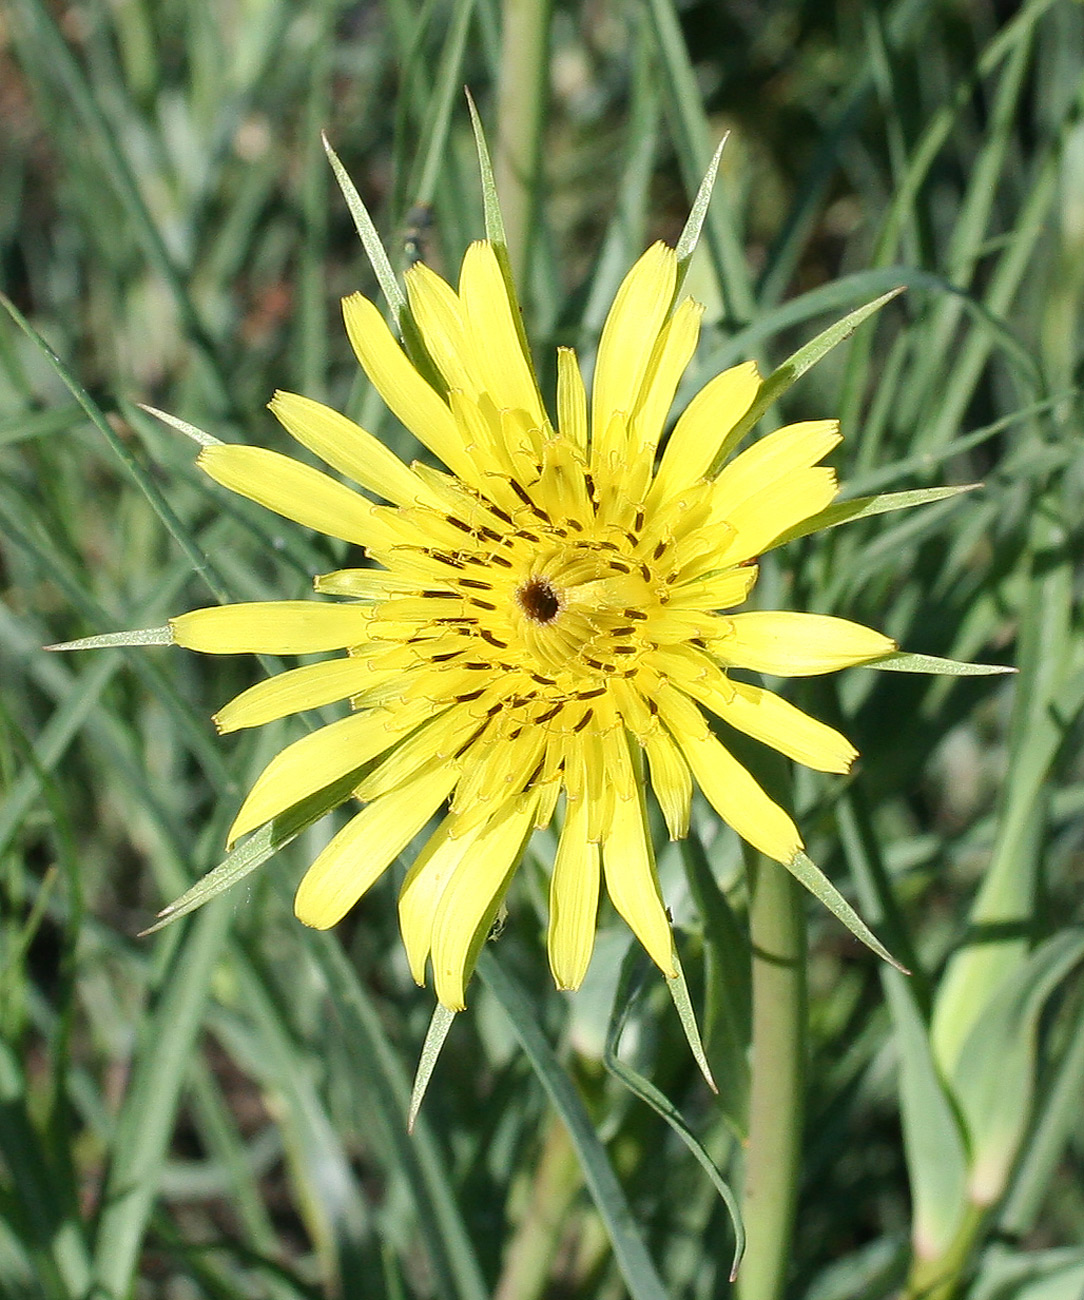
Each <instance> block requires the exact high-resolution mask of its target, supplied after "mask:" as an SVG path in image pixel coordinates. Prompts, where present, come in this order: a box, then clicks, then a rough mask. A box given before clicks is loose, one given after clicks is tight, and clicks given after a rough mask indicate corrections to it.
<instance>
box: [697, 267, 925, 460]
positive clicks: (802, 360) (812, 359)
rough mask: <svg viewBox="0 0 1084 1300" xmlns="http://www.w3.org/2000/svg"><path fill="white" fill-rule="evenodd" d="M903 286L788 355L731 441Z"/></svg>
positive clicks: (741, 421) (743, 433)
mask: <svg viewBox="0 0 1084 1300" xmlns="http://www.w3.org/2000/svg"><path fill="white" fill-rule="evenodd" d="M903 289H904V286H903V285H901V286H900V287H899V288H898V289H891V290H890V291H889V292H888V293H883V294H881V296H880V297H879V298H874V299H873V301H872V302H867V303H865V304H864V305H863V306H861V307H856V308H855V309H854V311H852V312H849V313H848V314H847V315H846V316H844V317H843V319H842V320H838V321H836V323H835V324H834V325H829V326H828V328H827V329H826V330H822V331H821V333H820V334H818V335H817V337H816V338H815V339H811V340H810V341H809V342H808V343H806V344H805V345H804V346H803V347H800V348H799V349H798V351H797V352H793V353H791V355H790V356H789V357H787V359H786V361H784V362H783V364H782V365H781V366H779V367H778V368H777V369H775V370H773V371H772V373H771V374H770V375H769V376H768V378H767V379H765V381H764V383H763V384H761V386H760V392H759V393H758V394H757V397H756V400H755V401H754V402H753V405H752V406H751V407H750V408H749V410H748V411H747V412H746V413H745V415H744V416H743V417H742V419H740V420H739V421H738V422H737V424H736V425H735V427H734V431H733V432H732V434H731V441H732V442H734V441H736V440H737V439H738V438H741V437H743V436H744V435H745V434H747V433H748V432H749V430H750V429H752V428H753V427H754V426H755V425H756V423H757V421H758V420H759V419H760V417H761V416H762V415H763V414H764V413H765V411H767V409H768V408H769V407H770V406H772V405H773V404H774V403H775V402H778V401H779V399H780V398H781V397H782V396H783V394H784V393H785V392H786V391H787V389H788V388H790V387H791V385H792V384H794V383H795V382H796V381H797V380H799V379H800V378H801V377H802V375H804V374H805V372H806V371H807V370H809V369H811V368H812V367H813V366H815V365H816V364H817V362H818V361H820V360H821V359H822V358H823V357H826V356H827V355H828V353H829V352H831V351H832V349H833V348H834V347H838V345H839V344H840V343H842V342H843V341H844V340H845V339H849V338H850V337H851V335H852V334H853V333H854V332H855V330H856V329H857V328H858V327H859V325H861V324H862V322H863V321H866V320H868V319H869V318H870V317H871V316H872V315H873V314H874V313H875V312H878V311H880V310H881V308H882V307H884V306H885V305H886V304H887V303H890V302H891V301H892V299H893V298H897V297H898V296H899V295H900V294H901V293H903ZM719 468H720V466H719V465H718V464H716V465H713V466H712V467H711V469H710V470H709V472H708V476H709V477H711V476H712V475H714V474H716V473H717V472H718V471H719Z"/></svg>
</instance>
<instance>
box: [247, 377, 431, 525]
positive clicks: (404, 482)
mask: <svg viewBox="0 0 1084 1300" xmlns="http://www.w3.org/2000/svg"><path fill="white" fill-rule="evenodd" d="M269 405H270V408H271V411H272V412H273V413H274V415H275V417H276V418H277V419H278V420H279V422H280V423H281V424H282V426H283V428H284V429H286V430H287V431H288V432H289V433H291V434H293V436H294V437H295V438H296V439H297V440H298V442H300V443H301V444H302V445H303V446H305V447H308V449H309V450H310V451H312V452H315V453H316V455H317V456H319V457H320V459H321V460H324V461H326V462H327V463H328V464H329V465H331V466H332V468H334V469H337V470H338V471H339V473H340V474H345V475H346V476H347V478H352V479H353V480H354V482H355V483H360V484H361V486H362V487H363V488H368V490H369V491H370V492H375V493H376V495H377V496H381V497H383V498H384V499H385V500H386V501H392V502H394V503H395V504H396V505H405V506H409V505H413V504H414V503H415V502H418V501H424V500H425V499H426V494H425V491H424V489H423V487H422V484H421V483H420V482H419V481H418V478H417V476H416V475H414V474H412V473H411V471H410V470H409V469H407V467H406V466H405V465H404V464H403V462H402V461H401V460H400V459H399V457H398V456H396V455H395V453H394V452H392V451H389V450H388V448H387V447H385V446H384V444H383V443H382V442H381V441H380V440H379V439H378V438H374V437H373V435H372V434H371V433H367V432H366V431H365V430H364V429H363V428H362V427H361V426H360V425H358V424H355V423H354V421H353V420H348V419H347V418H346V416H345V415H340V414H339V412H338V411H333V410H332V409H331V407H330V406H324V404H323V403H322V402H314V401H313V400H312V399H311V398H308V397H301V396H299V394H297V393H284V392H282V391H281V390H280V391H279V392H277V393H276V394H275V396H274V397H273V398H272V399H271V402H270V404H269Z"/></svg>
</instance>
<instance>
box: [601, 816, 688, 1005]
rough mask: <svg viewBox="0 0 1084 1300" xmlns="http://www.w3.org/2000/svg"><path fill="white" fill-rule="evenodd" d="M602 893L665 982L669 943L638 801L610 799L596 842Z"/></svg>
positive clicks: (667, 924)
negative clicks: (604, 826) (603, 830)
mask: <svg viewBox="0 0 1084 1300" xmlns="http://www.w3.org/2000/svg"><path fill="white" fill-rule="evenodd" d="M602 866H603V871H604V873H605V876H606V892H607V893H608V894H609V895H610V898H611V900H612V901H613V905H614V907H615V908H616V909H617V911H618V913H619V914H620V915H621V916H623V917H624V918H625V920H626V921H627V922H628V924H629V928H630V929H631V930H632V932H633V934H635V935H636V937H637V939H639V940H640V942H641V943H642V944H643V945H644V947H645V948H646V949H647V952H648V955H649V956H650V957H651V959H652V961H654V963H655V964H656V966H658V967H659V969H660V970H661V971H662V973H663V974H664V975H665V976H666V977H667V978H668V979H669V978H670V977H672V976H673V975H676V974H677V971H676V970H675V968H674V957H673V947H674V941H673V937H672V935H671V933H670V922H669V920H668V919H667V916H666V908H665V907H664V906H663V902H662V896H661V895H660V893H659V882H658V878H657V877H656V875H655V860H654V856H653V854H652V852H651V840H650V837H649V834H648V828H647V823H646V820H645V816H644V809H643V806H642V804H641V802H640V800H639V799H638V798H633V799H615V800H614V808H613V814H612V816H611V819H610V825H609V827H608V829H607V831H606V838H605V839H604V840H603V842H602Z"/></svg>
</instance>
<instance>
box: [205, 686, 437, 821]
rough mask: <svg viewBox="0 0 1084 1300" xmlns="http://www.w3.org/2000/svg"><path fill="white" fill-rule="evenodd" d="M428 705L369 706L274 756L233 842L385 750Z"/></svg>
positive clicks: (246, 803)
mask: <svg viewBox="0 0 1084 1300" xmlns="http://www.w3.org/2000/svg"><path fill="white" fill-rule="evenodd" d="M427 712H428V706H426V705H423V704H416V705H414V706H413V707H412V708H400V709H397V710H394V711H392V710H385V709H371V710H368V711H367V712H365V713H355V714H353V715H352V716H351V717H349V718H342V719H341V720H340V721H339V722H332V723H331V724H330V725H329V726H326V727H321V728H320V730H319V731H314V732H312V733H311V734H310V735H308V736H303V737H302V738H301V739H300V740H295V741H294V743H293V744H292V745H287V746H286V748H285V749H284V750H282V752H281V753H279V754H276V755H275V757H274V758H273V759H272V760H271V762H270V763H268V765H267V766H266V767H265V768H264V770H263V771H262V772H261V773H260V776H259V777H258V778H257V780H256V784H255V785H254V786H253V787H252V789H251V790H250V791H249V794H248V798H247V799H246V800H245V801H244V803H243V804H242V805H241V811H240V812H239V813H238V814H237V817H236V818H235V819H234V823H233V825H232V826H231V827H230V830H229V835H228V837H227V839H228V843H229V844H231V845H232V844H233V843H235V841H237V840H238V839H240V837H241V836H242V835H244V834H245V833H246V832H247V831H251V830H254V829H255V828H256V827H257V826H262V825H263V824H264V822H268V821H270V820H271V818H272V817H277V816H278V815H279V813H281V812H284V811H285V810H286V809H287V808H292V807H293V805H294V804H296V803H299V802H300V801H301V800H302V799H305V798H307V797H308V796H309V795H310V794H316V793H317V792H318V791H320V790H323V789H325V788H326V787H327V786H329V785H332V784H334V783H335V782H336V781H338V780H339V779H340V778H341V777H344V776H346V775H347V774H348V773H350V772H353V771H354V770H355V769H356V768H359V767H361V766H362V765H363V764H365V763H367V762H369V761H370V759H373V758H376V756H377V755H378V754H382V753H383V752H384V750H385V749H387V748H388V746H389V745H392V744H394V743H395V741H396V740H398V739H399V737H400V736H403V735H405V734H406V733H407V732H408V731H413V729H414V728H415V727H416V726H417V725H418V723H419V722H420V721H421V720H422V718H423V717H424V716H425V714H426V713H427Z"/></svg>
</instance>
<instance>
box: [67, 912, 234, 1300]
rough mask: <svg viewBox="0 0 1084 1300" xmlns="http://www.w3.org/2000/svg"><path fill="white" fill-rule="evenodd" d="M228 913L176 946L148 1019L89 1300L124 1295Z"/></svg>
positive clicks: (120, 1119)
mask: <svg viewBox="0 0 1084 1300" xmlns="http://www.w3.org/2000/svg"><path fill="white" fill-rule="evenodd" d="M231 915H232V914H231V912H230V909H229V908H226V907H223V906H219V907H210V908H208V909H207V910H206V911H205V912H204V913H203V914H202V915H201V916H199V917H198V918H197V919H196V920H195V921H193V922H192V926H191V928H190V929H189V930H188V931H187V932H185V933H184V934H183V936H182V937H181V940H180V942H179V943H177V944H176V946H175V948H174V951H173V954H172V959H171V961H170V963H169V967H168V969H167V971H166V973H165V977H164V979H163V982H162V986H161V994H160V997H159V999H158V1001H157V1003H156V1005H155V1007H154V1009H153V1012H151V1013H150V1014H149V1015H148V1016H147V1017H146V1020H145V1024H144V1033H143V1035H142V1036H141V1038H140V1041H139V1047H138V1050H137V1052H136V1056H135V1059H134V1062H133V1067H132V1075H131V1080H130V1083H129V1086H128V1090H127V1092H126V1093H125V1097H124V1101H123V1103H122V1105H121V1109H120V1113H119V1114H118V1116H117V1122H116V1130H115V1134H114V1142H113V1145H112V1158H113V1160H112V1164H111V1166H110V1168H109V1172H108V1174H107V1176H106V1179H105V1187H104V1190H103V1195H102V1210H101V1217H100V1219H99V1221H98V1233H97V1237H96V1239H95V1243H94V1270H93V1283H92V1285H91V1293H92V1294H101V1295H109V1296H123V1295H128V1294H129V1292H130V1291H131V1289H132V1286H133V1283H134V1280H135V1271H136V1266H137V1264H138V1262H139V1256H140V1246H141V1243H142V1241H143V1236H144V1233H145V1231H146V1226H147V1222H148V1219H149V1218H150V1215H151V1212H152V1210H153V1209H154V1206H155V1204H156V1202H157V1199H158V1183H159V1176H160V1172H161V1168H162V1164H163V1162H164V1160H165V1154H166V1149H167V1147H168V1144H169V1140H170V1137H171V1136H172V1134H173V1129H174V1126H175V1124H176V1120H177V1107H178V1104H179V1102H180V1098H181V1092H182V1088H183V1086H184V1081H185V1078H186V1075H187V1073H188V1064H189V1061H190V1059H191V1056H192V1053H193V1051H194V1050H195V1048H196V1043H197V1039H198V1035H199V1031H200V1026H201V1025H202V1023H203V1017H204V1012H205V1007H206V1001H207V994H208V989H209V987H210V983H211V976H212V975H213V974H214V970H215V966H216V965H217V962H218V959H219V956H220V954H221V951H222V947H223V944H224V943H225V941H226V937H227V934H228V931H229V925H230V918H231Z"/></svg>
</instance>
